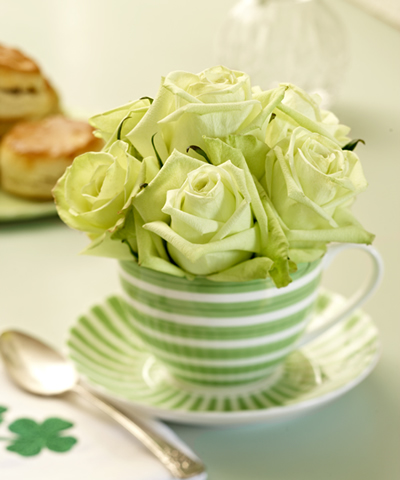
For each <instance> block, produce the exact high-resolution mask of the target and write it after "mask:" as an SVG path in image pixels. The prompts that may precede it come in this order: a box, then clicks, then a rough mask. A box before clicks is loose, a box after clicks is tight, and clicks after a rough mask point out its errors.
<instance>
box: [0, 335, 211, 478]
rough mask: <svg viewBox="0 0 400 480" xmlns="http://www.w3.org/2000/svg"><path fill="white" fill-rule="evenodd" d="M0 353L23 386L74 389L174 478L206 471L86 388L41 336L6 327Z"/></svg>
mask: <svg viewBox="0 0 400 480" xmlns="http://www.w3.org/2000/svg"><path fill="white" fill-rule="evenodd" d="M0 354H1V357H2V359H3V362H4V366H5V367H6V370H7V372H8V374H9V376H10V377H11V379H12V380H13V381H14V383H16V384H17V385H18V386H19V387H20V388H22V389H23V390H26V391H27V392H30V393H34V394H36V395H43V396H52V395H59V394H62V393H65V392H68V391H73V392H75V393H77V394H79V395H81V396H83V397H84V398H86V400H88V401H89V402H91V403H92V404H93V405H95V406H96V407H98V408H99V409H100V410H102V411H103V412H104V413H106V414H107V415H109V416H110V417H111V418H113V419H114V420H115V421H116V422H118V423H119V424H120V425H121V426H123V427H124V428H126V430H128V432H130V433H131V434H132V435H133V436H135V437H136V438H137V439H138V440H139V441H141V442H142V444H143V445H145V446H146V447H147V448H148V449H149V450H150V451H151V452H152V453H153V454H154V455H155V456H156V457H157V458H158V459H159V460H160V461H161V462H162V463H163V464H164V466H165V467H166V468H167V469H168V470H169V471H170V472H171V473H172V475H173V476H174V477H175V478H183V479H187V478H192V477H194V476H197V475H199V474H204V473H205V470H204V465H203V464H202V462H201V461H200V460H199V459H197V458H192V457H190V456H188V455H187V454H186V453H184V452H182V451H181V450H180V449H179V448H178V447H177V446H176V445H174V444H172V443H171V442H170V441H169V440H168V439H166V438H165V437H164V436H162V435H160V434H159V433H158V432H154V431H153V430H151V429H149V428H148V427H147V426H145V424H140V425H139V424H138V423H136V422H134V421H133V420H132V419H131V418H128V417H127V416H126V415H124V414H123V413H122V412H120V411H119V410H117V409H116V408H115V407H114V406H113V405H111V404H109V403H107V402H106V401H104V400H103V399H101V398H99V397H98V396H97V395H95V394H94V393H92V392H91V391H89V390H87V389H86V388H85V387H84V386H83V385H81V384H80V383H79V378H78V374H77V373H76V371H75V368H74V366H73V365H72V364H71V363H70V362H69V361H68V360H67V359H66V358H65V357H63V356H62V355H61V354H60V353H58V352H57V351H55V350H54V349H53V348H51V347H49V346H48V345H46V344H45V343H43V342H41V341H40V340H38V339H36V338H34V337H31V336H30V335H27V334H26V333H22V332H18V331H16V330H8V331H6V332H3V333H2V334H1V335H0ZM202 478H205V477H204V476H203V477H202Z"/></svg>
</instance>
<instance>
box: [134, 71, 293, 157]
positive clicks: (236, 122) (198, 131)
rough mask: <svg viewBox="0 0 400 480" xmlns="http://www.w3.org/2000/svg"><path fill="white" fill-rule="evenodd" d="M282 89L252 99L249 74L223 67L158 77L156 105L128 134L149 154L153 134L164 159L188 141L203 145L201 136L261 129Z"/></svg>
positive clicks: (185, 149) (183, 151)
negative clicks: (159, 80) (158, 87)
mask: <svg viewBox="0 0 400 480" xmlns="http://www.w3.org/2000/svg"><path fill="white" fill-rule="evenodd" d="M285 90H286V87H280V88H278V89H275V90H273V91H270V92H263V93H262V94H260V98H254V97H253V93H252V89H251V84H250V78H249V76H248V75H246V74H244V73H242V72H236V71H233V70H229V69H228V68H225V67H222V66H218V67H213V68H210V69H208V70H205V71H204V72H201V73H199V74H197V75H195V74H192V73H187V72H173V73H170V74H169V75H168V76H167V77H166V78H164V79H163V80H162V83H161V87H160V89H159V91H158V94H157V96H156V98H155V100H154V103H153V104H152V105H151V107H150V108H149V111H148V112H147V113H146V115H145V116H144V117H143V119H142V120H141V121H140V122H139V123H138V125H137V126H136V127H135V128H133V130H132V131H131V132H130V133H128V134H127V138H128V139H129V141H130V142H131V144H132V145H134V146H135V148H136V149H137V150H138V151H139V152H140V154H141V155H142V156H147V155H152V154H153V153H154V150H153V145H152V138H153V136H154V135H155V136H154V140H153V141H154V144H155V148H156V150H157V152H158V154H159V155H160V157H161V160H162V161H163V162H164V161H165V160H166V159H167V158H168V157H169V155H170V154H171V153H172V152H173V150H175V149H176V150H178V151H180V152H182V153H186V152H187V149H188V147H190V146H191V145H196V146H198V147H201V148H204V141H203V136H207V137H212V138H220V137H224V136H226V135H230V134H242V133H247V132H248V131H249V130H250V131H252V130H254V129H259V128H261V126H262V124H263V123H264V122H265V121H266V120H267V117H268V116H269V115H270V114H271V112H272V110H273V109H274V108H275V106H276V105H277V104H278V103H279V102H280V101H281V99H282V98H283V95H284V91H285ZM190 154H191V155H193V156H195V154H194V153H193V151H191V152H190Z"/></svg>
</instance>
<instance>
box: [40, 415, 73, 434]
mask: <svg viewBox="0 0 400 480" xmlns="http://www.w3.org/2000/svg"><path fill="white" fill-rule="evenodd" d="M73 426H74V424H73V423H71V422H67V421H65V420H62V419H61V418H48V419H47V420H45V421H44V422H43V423H42V424H41V425H40V431H41V435H43V436H44V437H48V436H50V435H54V434H55V433H58V432H59V431H60V430H66V429H67V428H71V427H73Z"/></svg>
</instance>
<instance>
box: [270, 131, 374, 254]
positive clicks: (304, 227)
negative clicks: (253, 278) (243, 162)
mask: <svg viewBox="0 0 400 480" xmlns="http://www.w3.org/2000/svg"><path fill="white" fill-rule="evenodd" d="M261 184H262V185H263V187H264V188H265V190H266V192H267V194H268V196H269V198H270V199H271V201H272V204H273V206H274V208H275V210H276V212H277V214H278V215H279V218H280V219H281V221H282V222H283V224H284V226H285V229H286V232H285V233H286V235H287V237H288V239H289V241H290V246H291V248H292V250H293V252H292V254H291V255H290V256H291V258H292V259H293V260H294V261H296V262H299V261H307V259H310V257H309V255H310V254H311V253H312V252H311V250H314V253H313V254H314V255H316V256H318V255H319V256H320V255H321V254H322V253H323V251H324V249H325V245H326V243H327V242H354V243H371V241H372V239H373V236H372V235H371V234H369V233H368V232H366V231H365V230H364V229H363V228H362V227H361V226H360V225H359V224H358V222H357V221H356V220H355V219H354V217H353V216H352V215H351V213H350V212H349V210H348V207H349V206H350V205H351V203H352V202H353V200H354V198H355V196H356V195H357V194H359V193H360V192H362V191H363V190H365V188H366V187H367V182H366V180H365V177H364V174H363V171H362V168H361V164H360V161H359V159H358V157H357V155H356V154H355V153H354V152H352V151H348V150H342V149H341V148H340V147H339V146H338V145H337V144H336V143H335V142H333V141H331V140H329V139H328V138H326V137H325V136H323V135H319V134H317V133H310V132H309V131H308V130H306V129H304V128H301V127H298V128H296V129H295V130H294V131H293V133H292V135H291V137H290V139H285V140H283V141H282V142H280V143H279V144H278V145H277V146H276V147H275V148H274V149H273V150H271V151H270V152H269V153H268V154H267V156H266V162H265V176H264V178H263V179H262V180H261ZM305 250H308V252H306V251H305ZM311 256H312V255H311Z"/></svg>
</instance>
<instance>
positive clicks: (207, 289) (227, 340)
mask: <svg viewBox="0 0 400 480" xmlns="http://www.w3.org/2000/svg"><path fill="white" fill-rule="evenodd" d="M351 246H352V247H353V248H354V247H355V248H362V249H364V250H367V252H368V253H370V255H371V257H372V258H373V259H374V261H375V262H374V265H375V272H374V278H373V281H372V282H371V283H370V285H369V286H368V287H367V288H366V289H364V291H363V294H362V298H361V297H360V298H357V299H356V300H355V301H352V302H350V303H349V304H347V305H346V308H345V309H344V310H343V311H342V312H340V315H339V314H337V315H336V317H335V319H330V320H329V325H324V326H323V327H320V328H318V331H316V332H312V333H308V334H306V336H305V337H304V336H303V338H306V339H307V337H309V339H312V338H314V337H315V336H317V335H319V334H320V333H321V332H322V331H325V330H326V329H327V328H329V327H330V326H331V325H332V324H333V323H334V322H337V321H338V320H340V319H341V318H344V317H345V316H347V315H348V314H349V313H350V312H351V311H353V310H354V309H355V308H356V307H358V306H359V305H360V304H361V302H363V301H365V300H366V298H367V296H369V295H370V294H371V293H372V290H373V289H374V288H375V287H376V285H377V283H378V280H379V277H380V272H381V265H380V260H379V256H378V254H377V252H376V251H375V250H374V249H372V247H363V246H359V245H351ZM343 248H348V246H347V247H346V246H343V245H340V246H339V247H336V250H335V249H333V250H332V251H331V252H330V253H331V255H326V256H325V258H324V260H323V261H321V260H318V261H315V262H313V263H307V264H300V265H299V266H298V267H299V268H298V271H297V272H296V273H294V274H293V275H292V279H293V282H292V283H291V284H290V285H288V286H287V287H285V288H281V289H277V288H276V287H275V286H274V284H273V282H272V281H271V280H270V279H265V280H254V281H248V282H238V283H236V282H221V283H220V282H213V281H210V280H206V279H203V278H196V279H195V280H187V279H185V278H179V277H174V276H171V275H167V274H164V273H160V272H157V271H154V270H149V269H146V268H144V267H139V266H138V265H137V263H135V262H126V261H123V262H120V267H121V268H120V279H121V283H122V289H123V294H124V299H125V303H126V309H127V314H128V316H129V320H130V322H131V323H132V325H133V327H134V329H135V332H136V333H137V335H138V337H139V338H140V339H141V340H142V342H143V344H144V345H145V348H146V349H147V350H148V351H149V352H151V353H152V354H153V355H154V357H155V358H156V359H157V360H158V361H159V362H160V363H162V364H163V365H164V366H165V367H166V368H167V370H168V372H169V373H170V374H171V375H172V376H174V377H176V378H178V379H180V380H184V381H187V382H191V383H195V384H199V385H210V386H231V385H240V384H245V383H250V382H255V381H258V380H261V379H263V378H266V377H268V376H270V375H271V374H272V373H273V372H274V371H275V370H276V368H277V367H278V366H279V365H280V364H281V363H282V362H283V361H284V359H285V358H286V357H287V355H289V353H291V352H292V351H293V350H294V349H295V348H296V347H297V346H298V340H299V338H300V337H301V336H302V334H303V332H304V330H305V329H306V326H307V323H308V321H309V318H310V315H311V312H312V309H313V304H314V300H315V299H316V297H317V289H318V286H319V283H320V277H321V272H322V270H323V267H324V264H325V263H326V262H327V261H329V260H330V257H331V256H332V255H335V254H336V253H337V252H338V251H339V250H343ZM303 343H304V342H303Z"/></svg>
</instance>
